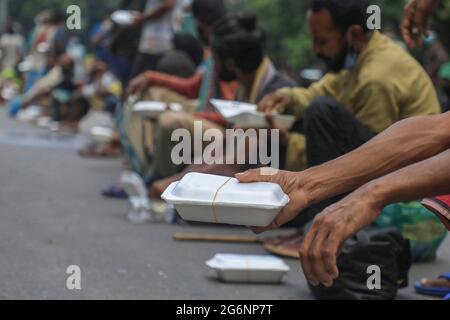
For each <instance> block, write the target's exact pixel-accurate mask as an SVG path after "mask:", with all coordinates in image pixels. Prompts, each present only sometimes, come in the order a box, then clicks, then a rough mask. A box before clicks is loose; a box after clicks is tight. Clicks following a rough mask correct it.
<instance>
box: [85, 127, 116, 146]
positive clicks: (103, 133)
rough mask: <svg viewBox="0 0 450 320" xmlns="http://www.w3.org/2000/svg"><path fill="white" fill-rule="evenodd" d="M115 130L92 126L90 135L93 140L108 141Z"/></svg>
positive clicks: (98, 141)
mask: <svg viewBox="0 0 450 320" xmlns="http://www.w3.org/2000/svg"><path fill="white" fill-rule="evenodd" d="M113 134H114V130H112V129H110V128H105V127H92V128H91V130H90V135H91V138H92V140H94V141H95V142H97V143H106V142H108V141H110V140H111V139H112V137H113Z"/></svg>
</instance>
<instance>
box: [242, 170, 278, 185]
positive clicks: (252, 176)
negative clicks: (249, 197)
mask: <svg viewBox="0 0 450 320" xmlns="http://www.w3.org/2000/svg"><path fill="white" fill-rule="evenodd" d="M261 170H262V169H252V170H247V171H245V172H242V173H237V174H236V175H235V177H236V179H238V181H239V182H242V183H251V182H275V180H276V179H275V176H273V175H265V174H261Z"/></svg>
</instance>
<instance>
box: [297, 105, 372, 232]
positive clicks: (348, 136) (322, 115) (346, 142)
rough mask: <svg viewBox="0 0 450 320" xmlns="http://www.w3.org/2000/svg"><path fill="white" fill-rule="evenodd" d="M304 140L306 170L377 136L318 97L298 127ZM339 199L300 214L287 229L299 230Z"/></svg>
mask: <svg viewBox="0 0 450 320" xmlns="http://www.w3.org/2000/svg"><path fill="white" fill-rule="evenodd" d="M298 128H301V129H299V131H301V133H303V134H304V135H305V137H306V154H307V159H308V166H309V167H313V166H317V165H321V164H323V163H325V162H328V161H330V160H333V159H336V158H338V157H340V156H342V155H344V154H346V153H349V152H351V151H353V150H355V149H357V148H358V147H360V146H361V145H363V144H364V143H366V142H368V141H369V140H370V139H372V138H373V137H374V136H375V135H376V134H375V133H373V132H371V131H370V130H369V129H368V128H367V127H366V126H365V125H364V124H362V123H361V122H360V121H359V120H358V119H356V117H355V116H354V115H353V114H352V113H351V112H350V111H348V109H346V108H345V107H344V106H342V105H340V104H339V103H338V102H337V101H336V100H334V99H333V98H331V97H319V98H317V99H315V100H314V101H313V102H312V103H311V105H310V106H309V107H308V108H307V109H306V110H305V112H304V115H303V124H302V125H301V126H300V127H298ZM344 196H345V195H340V196H337V197H334V198H331V199H327V200H324V201H322V202H320V203H318V204H315V205H313V206H311V207H309V208H308V209H306V210H305V212H303V213H301V214H300V215H299V216H298V218H297V219H296V220H295V221H293V222H292V223H291V224H290V226H302V225H304V224H305V223H307V222H309V221H310V220H311V219H313V218H314V217H315V216H316V215H317V214H319V213H320V212H321V211H323V209H325V208H326V207H328V206H329V205H331V204H333V203H335V202H337V201H339V200H340V199H342V198H343V197H344Z"/></svg>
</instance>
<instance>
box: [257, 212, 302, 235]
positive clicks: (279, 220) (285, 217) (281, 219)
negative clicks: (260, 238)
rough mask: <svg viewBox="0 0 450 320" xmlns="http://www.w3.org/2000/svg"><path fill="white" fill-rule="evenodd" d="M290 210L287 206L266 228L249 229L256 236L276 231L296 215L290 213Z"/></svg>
mask: <svg viewBox="0 0 450 320" xmlns="http://www.w3.org/2000/svg"><path fill="white" fill-rule="evenodd" d="M291 210H292V209H291V208H289V205H287V206H286V207H285V208H283V210H282V211H281V212H280V213H279V214H278V216H277V217H276V218H275V219H274V220H273V221H272V223H271V224H270V225H268V226H267V227H251V228H250V229H251V230H252V231H253V232H254V233H256V234H260V233H263V232H266V231H270V230H274V229H278V228H280V227H282V226H283V225H285V224H286V223H288V222H289V221H291V220H292V219H293V218H294V217H295V216H296V213H292V211H291Z"/></svg>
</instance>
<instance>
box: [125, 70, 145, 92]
mask: <svg viewBox="0 0 450 320" xmlns="http://www.w3.org/2000/svg"><path fill="white" fill-rule="evenodd" d="M149 85H150V84H149V81H148V79H147V77H146V76H145V73H143V74H141V75H139V76H137V77H136V78H134V79H132V80H131V82H130V84H129V85H128V87H127V92H126V94H127V96H130V95H133V94H140V93H142V92H143V91H144V90H145V89H147V88H148V87H149Z"/></svg>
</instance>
